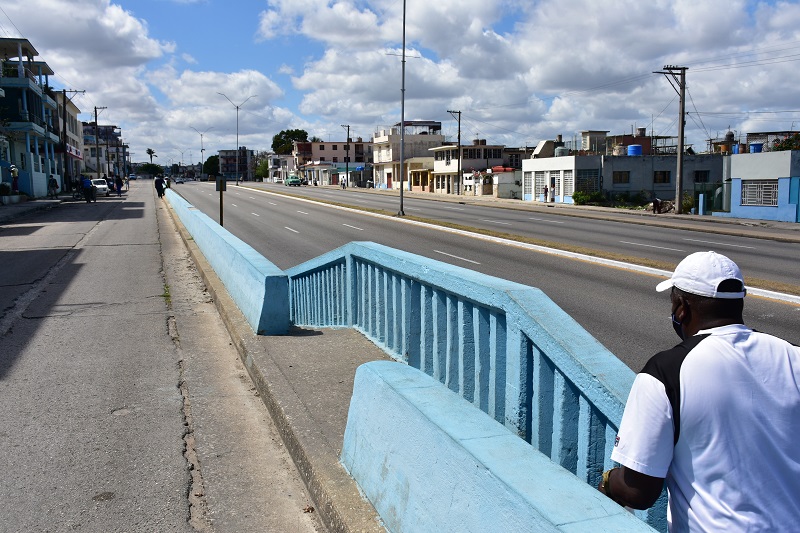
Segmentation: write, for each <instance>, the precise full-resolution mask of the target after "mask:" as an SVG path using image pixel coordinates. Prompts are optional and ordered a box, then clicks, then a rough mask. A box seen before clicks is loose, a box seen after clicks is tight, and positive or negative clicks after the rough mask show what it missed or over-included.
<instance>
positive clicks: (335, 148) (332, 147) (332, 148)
mask: <svg viewBox="0 0 800 533" xmlns="http://www.w3.org/2000/svg"><path fill="white" fill-rule="evenodd" d="M338 149H339V145H338V144H333V145H331V150H338Z"/></svg>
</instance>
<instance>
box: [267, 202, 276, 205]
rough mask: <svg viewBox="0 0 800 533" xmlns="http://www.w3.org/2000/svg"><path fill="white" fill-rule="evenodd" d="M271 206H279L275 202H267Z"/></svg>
mask: <svg viewBox="0 0 800 533" xmlns="http://www.w3.org/2000/svg"><path fill="white" fill-rule="evenodd" d="M267 203H268V204H269V205H278V204H276V203H275V202H267Z"/></svg>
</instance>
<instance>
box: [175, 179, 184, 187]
mask: <svg viewBox="0 0 800 533" xmlns="http://www.w3.org/2000/svg"><path fill="white" fill-rule="evenodd" d="M178 183H186V180H185V179H183V178H175V184H176V185H177V184H178Z"/></svg>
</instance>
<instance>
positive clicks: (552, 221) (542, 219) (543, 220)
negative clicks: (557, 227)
mask: <svg viewBox="0 0 800 533" xmlns="http://www.w3.org/2000/svg"><path fill="white" fill-rule="evenodd" d="M528 220H536V221H539V222H549V223H550V224H566V222H559V221H557V220H547V219H546V218H533V217H528Z"/></svg>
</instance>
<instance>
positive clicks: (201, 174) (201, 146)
mask: <svg viewBox="0 0 800 533" xmlns="http://www.w3.org/2000/svg"><path fill="white" fill-rule="evenodd" d="M189 127H190V128H192V129H193V130H194V131H197V133H199V134H200V179H202V178H203V163H205V159H204V156H205V154H204V153H203V152H205V151H206V149H205V148H203V135H205V134H206V133H208V130H212V129H214V126H211V127H210V128H208V129H207V130H206V131H198V130H197V128H195V127H194V126H189Z"/></svg>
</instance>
